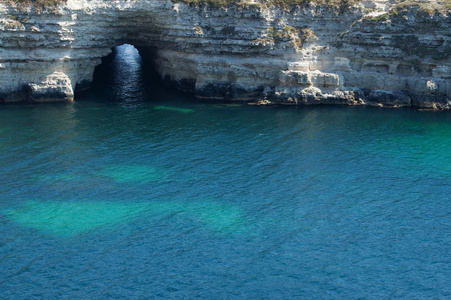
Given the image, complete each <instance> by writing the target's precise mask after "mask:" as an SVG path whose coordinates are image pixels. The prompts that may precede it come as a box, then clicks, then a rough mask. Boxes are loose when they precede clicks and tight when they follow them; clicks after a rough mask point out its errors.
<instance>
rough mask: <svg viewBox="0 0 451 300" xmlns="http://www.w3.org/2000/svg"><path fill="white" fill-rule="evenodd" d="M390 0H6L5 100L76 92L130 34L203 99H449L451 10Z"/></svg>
mask: <svg viewBox="0 0 451 300" xmlns="http://www.w3.org/2000/svg"><path fill="white" fill-rule="evenodd" d="M393 2H394V1H391V2H390V3H393ZM431 2H432V1H431ZM390 3H389V1H384V0H377V1H376V0H374V1H365V2H362V4H360V5H359V6H356V7H353V8H350V9H349V10H347V11H345V12H343V11H342V12H337V11H334V10H333V9H330V8H326V7H318V6H314V5H310V6H306V7H304V8H296V9H292V10H290V11H287V10H283V9H278V8H267V7H265V6H262V5H259V4H243V5H240V6H237V5H232V6H230V7H227V8H209V7H205V6H203V7H193V6H188V5H185V4H183V3H173V2H172V1H170V0H151V1H150V0H148V1H144V0H136V1H125V0H118V1H103V0H102V1H100V0H94V1H81V0H68V1H67V3H66V4H64V5H61V6H59V7H57V8H55V9H49V10H47V11H40V12H36V11H35V10H33V9H31V8H30V9H28V10H18V9H17V8H15V7H11V6H6V5H2V4H0V102H14V101H28V102H46V101H65V100H66V101H71V100H73V96H74V91H77V90H80V89H83V88H86V87H89V85H90V83H91V82H92V77H93V73H94V68H95V67H96V66H97V65H99V64H100V63H101V58H102V57H104V56H106V55H108V54H109V53H110V52H111V49H112V48H113V47H114V46H117V45H121V44H124V43H129V44H132V45H135V46H136V47H137V48H138V49H139V51H140V53H141V55H142V56H143V59H145V60H146V59H148V61H149V62H151V63H153V64H154V66H155V67H156V69H157V71H158V72H159V74H160V75H161V76H162V77H163V78H164V79H166V80H167V82H170V83H171V84H173V85H175V86H177V87H178V88H180V89H181V90H185V91H189V92H193V93H194V94H195V95H196V96H197V97H199V98H206V99H221V100H230V101H252V102H259V103H265V104H268V103H277V104H291V105H313V104H348V105H378V106H396V107H399V106H417V107H424V108H435V109H451V33H450V29H449V28H451V19H450V18H449V17H448V15H447V14H446V12H442V13H434V12H427V11H424V10H421V9H418V8H415V7H413V8H412V7H409V8H406V9H403V10H402V9H397V10H396V11H394V9H393V7H391V6H390V5H394V4H390Z"/></svg>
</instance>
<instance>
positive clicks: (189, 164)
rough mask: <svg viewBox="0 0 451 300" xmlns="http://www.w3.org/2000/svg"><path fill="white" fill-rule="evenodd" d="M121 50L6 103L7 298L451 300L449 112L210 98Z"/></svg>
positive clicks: (2, 252) (2, 202)
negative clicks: (64, 93)
mask: <svg viewBox="0 0 451 300" xmlns="http://www.w3.org/2000/svg"><path fill="white" fill-rule="evenodd" d="M118 53H119V54H120V55H117V56H113V57H111V58H110V62H111V64H110V65H106V66H104V68H105V69H107V72H106V73H107V74H110V76H105V77H104V78H100V79H98V82H97V84H98V85H97V88H96V89H95V90H92V91H90V92H89V93H86V94H83V95H79V96H78V98H77V101H76V102H75V103H73V104H57V105H38V106H34V105H33V106H1V107H0V153H1V160H0V170H1V173H0V230H1V231H0V232H1V233H2V234H1V235H0V270H1V271H0V294H1V295H2V298H3V299H31V298H41V299H56V298H64V299H65V298H75V299H86V298H98V299H110V298H130V299H152V298H165V299H166V298H176V299H183V298H196V297H198V298H202V299H223V298H225V299H287V298H300V299H324V298H326V299H357V298H360V299H362V298H363V299H380V298H392V299H399V298H403V299H423V298H428V299H430V298H435V299H446V298H448V299H449V298H451V281H450V278H451V200H450V192H451V181H450V178H451V152H450V151H449V149H451V115H450V114H449V113H446V112H428V111H416V110H411V109H408V110H404V109H376V108H356V107H299V108H296V107H255V106H243V105H236V104H221V103H206V102H199V101H194V100H193V99H191V98H189V97H187V96H182V95H180V94H178V93H176V92H173V91H170V90H169V91H168V90H164V89H162V88H158V87H156V86H149V85H148V84H147V82H148V81H146V80H148V79H149V78H148V77H147V76H148V75H147V74H146V70H145V69H143V66H142V65H141V63H140V58H139V56H137V55H136V53H135V52H134V51H133V49H130V48H126V47H123V48H119V49H118ZM124 61H125V62H126V64H124Z"/></svg>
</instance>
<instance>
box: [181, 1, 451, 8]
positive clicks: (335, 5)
mask: <svg viewBox="0 0 451 300" xmlns="http://www.w3.org/2000/svg"><path fill="white" fill-rule="evenodd" d="M172 1H173V2H183V3H186V4H191V5H194V6H202V5H208V6H211V7H225V6H228V5H232V4H237V5H257V6H258V5H266V6H275V7H282V8H289V7H294V6H306V5H308V4H310V3H314V4H317V5H324V6H327V7H330V8H333V9H337V10H341V11H342V10H345V9H348V8H349V7H351V6H353V5H355V4H357V3H359V1H360V0H247V1H246V0H244V1H243V0H172ZM450 1H451V0H450Z"/></svg>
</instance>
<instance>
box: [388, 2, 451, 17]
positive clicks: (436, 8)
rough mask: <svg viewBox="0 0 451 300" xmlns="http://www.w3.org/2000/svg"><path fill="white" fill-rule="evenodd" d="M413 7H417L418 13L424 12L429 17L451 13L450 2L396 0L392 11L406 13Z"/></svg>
mask: <svg viewBox="0 0 451 300" xmlns="http://www.w3.org/2000/svg"><path fill="white" fill-rule="evenodd" d="M414 7H417V8H418V9H419V10H420V11H422V12H426V13H428V14H429V15H432V14H434V13H435V12H439V13H449V12H450V11H451V0H441V1H437V0H428V1H424V0H398V1H397V3H396V5H395V6H394V7H393V11H394V12H401V11H403V10H404V11H407V10H409V9H410V8H414Z"/></svg>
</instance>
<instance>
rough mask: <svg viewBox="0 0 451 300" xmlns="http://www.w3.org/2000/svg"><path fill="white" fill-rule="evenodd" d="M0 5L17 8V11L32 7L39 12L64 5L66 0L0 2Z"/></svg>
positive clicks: (4, 0) (5, 0)
mask: <svg viewBox="0 0 451 300" xmlns="http://www.w3.org/2000/svg"><path fill="white" fill-rule="evenodd" d="M0 3H6V4H8V5H12V6H17V7H18V8H19V9H23V8H27V7H31V6H33V7H34V8H35V9H36V10H38V11H41V10H45V9H48V8H53V7H56V6H57V5H59V4H62V3H66V0H0Z"/></svg>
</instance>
